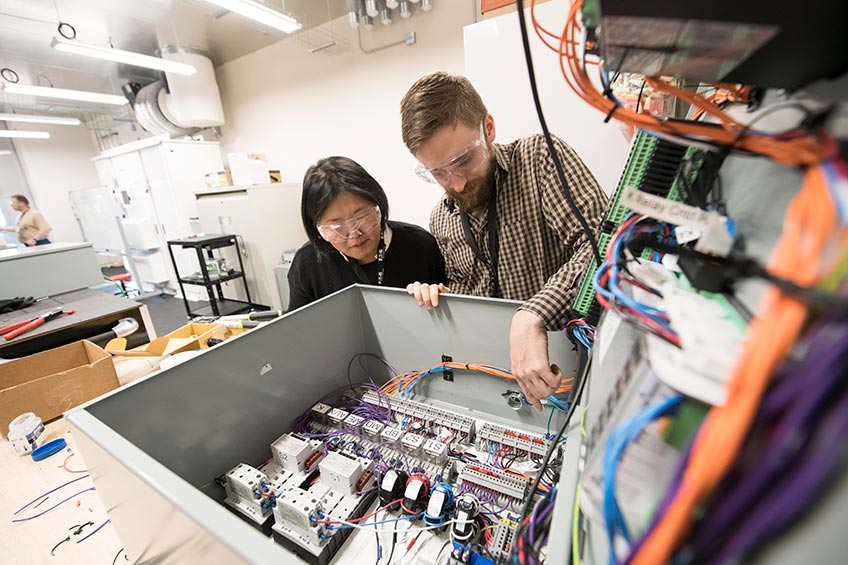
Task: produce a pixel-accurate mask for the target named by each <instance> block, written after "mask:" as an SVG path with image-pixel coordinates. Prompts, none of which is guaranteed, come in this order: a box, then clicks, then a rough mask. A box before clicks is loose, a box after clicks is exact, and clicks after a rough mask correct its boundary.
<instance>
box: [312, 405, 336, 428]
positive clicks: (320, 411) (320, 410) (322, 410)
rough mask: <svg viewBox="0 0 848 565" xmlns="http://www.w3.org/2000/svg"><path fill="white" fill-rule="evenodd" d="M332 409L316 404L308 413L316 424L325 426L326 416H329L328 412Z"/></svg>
mask: <svg viewBox="0 0 848 565" xmlns="http://www.w3.org/2000/svg"><path fill="white" fill-rule="evenodd" d="M332 409H333V408H332V407H331V406H327V405H326V404H323V403H321V402H319V403H318V404H316V405H315V406H313V407H312V410H310V413H311V414H312V418H313V419H314V420H315V421H316V422H320V423H322V424H326V423H327V414H329V413H330V410H332Z"/></svg>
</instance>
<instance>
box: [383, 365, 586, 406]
mask: <svg viewBox="0 0 848 565" xmlns="http://www.w3.org/2000/svg"><path fill="white" fill-rule="evenodd" d="M445 371H473V372H478V373H485V374H487V375H492V376H495V377H500V378H502V379H508V380H512V381H514V380H516V379H515V376H514V375H513V374H512V372H511V371H509V370H508V369H502V368H500V367H495V366H493V365H486V364H481V363H457V362H448V363H442V364H441V365H437V366H435V367H433V368H431V369H428V370H426V371H410V372H408V373H403V374H400V375H397V376H395V377H393V378H392V379H390V380H389V381H388V382H387V383H386V384H384V385H383V386H382V392H383V393H385V394H390V395H394V394H399V395H400V397H401V398H408V397H409V396H410V395H411V394H412V391H413V389H414V388H415V385H416V384H418V382H419V381H421V379H423V378H425V377H428V376H430V375H434V374H438V373H444V372H445ZM573 380H574V379H573V378H570V377H569V378H567V379H563V381H562V384H561V385H560V387H559V388H558V389H557V391H556V394H562V393H565V392H568V391H570V390H571V388H572V386H573V384H572V383H573Z"/></svg>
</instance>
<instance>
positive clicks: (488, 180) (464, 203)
mask: <svg viewBox="0 0 848 565" xmlns="http://www.w3.org/2000/svg"><path fill="white" fill-rule="evenodd" d="M490 154H491V153H490ZM494 186H495V162H494V160H492V161H490V162H489V170H488V171H486V174H485V175H483V176H482V177H480V178H477V179H474V180H469V181H467V182H466V183H465V188H464V189H463V190H462V192H455V191H454V190H453V189H450V188H445V193H447V195H448V196H449V197H450V198H451V200H453V201H454V202H456V204H457V206H459V209H460V210H463V211H465V212H472V211H474V210H477V209H478V208H480V207H481V206H483V205H484V204H486V203H487V202H488V201H489V198H491V197H492V192H493V190H492V189H493V188H494Z"/></svg>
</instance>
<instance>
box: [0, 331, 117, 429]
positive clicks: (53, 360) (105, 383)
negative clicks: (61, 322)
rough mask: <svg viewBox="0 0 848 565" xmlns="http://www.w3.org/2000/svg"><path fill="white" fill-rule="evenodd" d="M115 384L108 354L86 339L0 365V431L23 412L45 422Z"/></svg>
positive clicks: (7, 427) (113, 368)
mask: <svg viewBox="0 0 848 565" xmlns="http://www.w3.org/2000/svg"><path fill="white" fill-rule="evenodd" d="M118 386H120V385H119V383H118V375H117V374H116V373H115V366H114V365H113V364H112V357H111V356H110V355H109V354H108V353H106V352H105V351H103V350H102V349H101V348H99V347H97V346H96V345H94V344H93V343H91V342H88V341H77V342H75V343H71V344H68V345H65V346H62V347H57V348H56V349H50V350H48V351H42V352H41V353H36V354H35V355H30V356H28V357H22V358H20V359H15V360H14V361H9V362H8V363H3V364H0V433H2V434H3V436H5V435H6V434H7V433H8V432H9V422H11V421H12V420H14V419H15V418H16V417H17V416H19V415H20V414H23V413H24V412H35V415H36V416H38V417H39V418H41V419H42V420H44V421H45V422H47V421H48V420H52V419H54V418H58V417H59V416H61V415H62V413H63V412H65V411H66V410H70V409H71V408H73V407H75V406H78V405H80V404H82V403H83V402H88V401H89V400H91V399H92V398H96V397H98V396H100V395H101V394H105V393H107V392H109V391H110V390H114V389H116V388H118Z"/></svg>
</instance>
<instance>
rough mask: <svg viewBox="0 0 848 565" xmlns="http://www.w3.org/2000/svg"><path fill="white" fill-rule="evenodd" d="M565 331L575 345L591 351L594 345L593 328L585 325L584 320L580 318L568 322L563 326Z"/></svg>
mask: <svg viewBox="0 0 848 565" xmlns="http://www.w3.org/2000/svg"><path fill="white" fill-rule="evenodd" d="M565 331H566V332H567V334H568V337H569V339H571V341H572V343H574V344H575V345H577V344H578V343H579V344H580V345H582V346H583V347H585V348H586V349H592V346H593V345H594V344H595V327H594V326H592V325H590V324H587V323H586V321H585V320H582V319H580V318H576V319H574V320H569V321H568V323H566V324H565Z"/></svg>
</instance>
